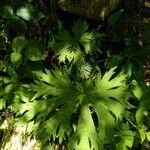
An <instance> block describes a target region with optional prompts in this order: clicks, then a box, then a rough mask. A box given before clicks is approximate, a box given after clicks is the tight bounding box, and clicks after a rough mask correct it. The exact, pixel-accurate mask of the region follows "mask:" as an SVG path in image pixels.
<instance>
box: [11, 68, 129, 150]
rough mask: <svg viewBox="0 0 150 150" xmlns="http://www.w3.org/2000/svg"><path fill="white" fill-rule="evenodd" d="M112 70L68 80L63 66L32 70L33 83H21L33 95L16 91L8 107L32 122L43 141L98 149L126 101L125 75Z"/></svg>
mask: <svg viewBox="0 0 150 150" xmlns="http://www.w3.org/2000/svg"><path fill="white" fill-rule="evenodd" d="M114 70H115V68H113V69H111V70H109V71H108V72H106V73H105V74H104V75H103V76H101V75H100V74H98V75H97V76H95V78H92V79H88V80H83V81H82V82H75V81H71V79H70V78H69V73H68V72H67V71H65V70H63V71H60V70H59V69H56V70H55V71H48V70H46V72H42V71H35V72H34V73H33V74H34V76H35V77H36V80H35V83H33V84H31V85H30V86H29V85H26V86H24V88H25V89H26V88H27V90H26V93H32V94H33V96H32V94H30V97H28V95H29V94H24V93H22V92H21V91H20V92H19V93H18V96H17V97H18V99H16V101H15V103H14V104H13V106H12V109H13V110H14V111H15V112H16V113H17V115H19V116H21V118H20V120H22V121H24V122H26V123H27V122H28V123H31V122H32V123H33V124H32V125H33V126H34V127H33V128H32V130H34V133H35V134H36V135H37V137H39V139H40V140H41V141H42V143H43V144H45V143H47V142H48V141H50V140H52V141H53V142H54V141H55V140H58V141H59V143H62V141H64V140H66V139H68V142H67V144H68V145H67V148H68V149H70V150H73V149H75V150H81V149H83V150H90V149H92V150H93V149H95V150H99V149H100V147H102V145H103V144H104V143H106V142H109V140H110V139H111V138H112V136H113V127H114V126H115V125H117V123H118V122H119V120H121V118H122V117H123V114H124V109H125V105H126V89H127V87H126V85H125V82H124V81H125V80H126V75H124V74H122V73H120V74H118V75H117V76H114ZM23 95H25V96H23ZM94 116H95V117H94ZM18 119H19V118H18ZM110 133H112V134H110Z"/></svg>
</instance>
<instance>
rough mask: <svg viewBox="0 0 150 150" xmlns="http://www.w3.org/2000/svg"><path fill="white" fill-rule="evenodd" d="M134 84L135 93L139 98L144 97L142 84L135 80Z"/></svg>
mask: <svg viewBox="0 0 150 150" xmlns="http://www.w3.org/2000/svg"><path fill="white" fill-rule="evenodd" d="M132 84H133V86H134V89H133V93H134V95H135V96H136V97H137V98H138V99H140V98H141V97H142V94H143V90H142V88H141V87H140V85H139V84H138V82H137V81H135V80H134V81H133V82H132Z"/></svg>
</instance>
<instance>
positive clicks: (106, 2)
mask: <svg viewBox="0 0 150 150" xmlns="http://www.w3.org/2000/svg"><path fill="white" fill-rule="evenodd" d="M118 2H119V0H58V4H59V6H60V7H61V8H62V9H63V10H64V11H68V12H70V13H75V14H78V15H81V16H84V17H86V18H89V19H90V18H91V19H94V20H99V19H101V18H103V17H105V16H107V15H108V14H109V13H110V12H111V11H112V10H113V9H114V8H115V7H116V6H117V4H118Z"/></svg>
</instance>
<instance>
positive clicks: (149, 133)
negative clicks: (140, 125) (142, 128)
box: [146, 132, 150, 142]
mask: <svg viewBox="0 0 150 150" xmlns="http://www.w3.org/2000/svg"><path fill="white" fill-rule="evenodd" d="M146 136H147V139H148V141H149V142H150V132H146Z"/></svg>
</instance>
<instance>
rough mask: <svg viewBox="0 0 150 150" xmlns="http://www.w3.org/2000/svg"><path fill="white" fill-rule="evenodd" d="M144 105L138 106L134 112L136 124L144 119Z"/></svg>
mask: <svg viewBox="0 0 150 150" xmlns="http://www.w3.org/2000/svg"><path fill="white" fill-rule="evenodd" d="M144 110H145V109H144V107H139V109H138V110H137V112H136V115H135V117H136V123H137V124H138V125H140V124H142V123H143V120H144Z"/></svg>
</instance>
